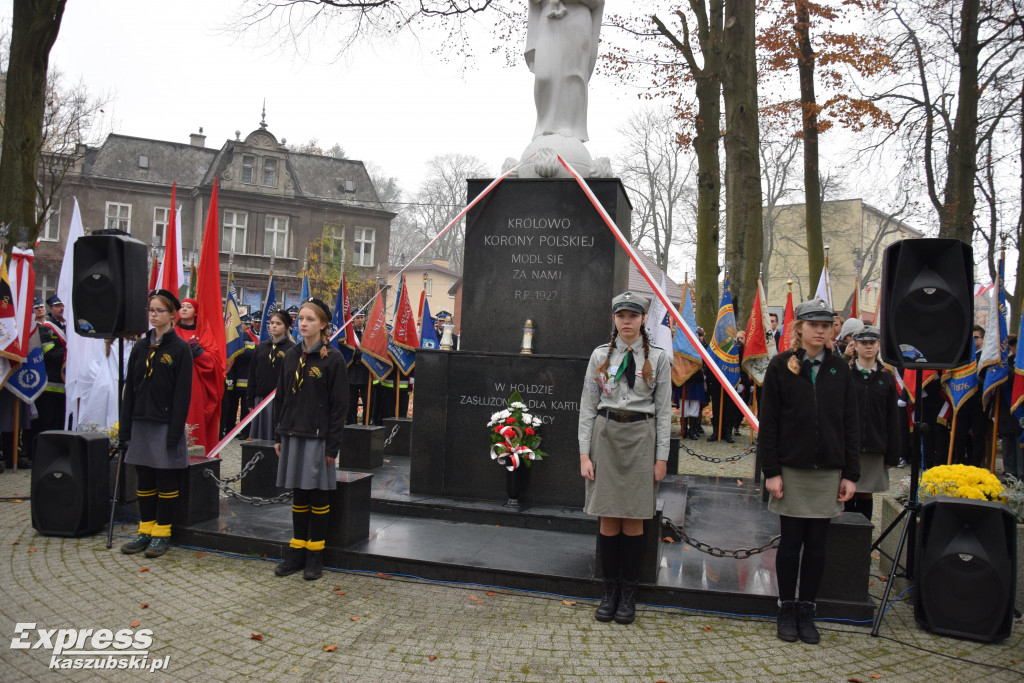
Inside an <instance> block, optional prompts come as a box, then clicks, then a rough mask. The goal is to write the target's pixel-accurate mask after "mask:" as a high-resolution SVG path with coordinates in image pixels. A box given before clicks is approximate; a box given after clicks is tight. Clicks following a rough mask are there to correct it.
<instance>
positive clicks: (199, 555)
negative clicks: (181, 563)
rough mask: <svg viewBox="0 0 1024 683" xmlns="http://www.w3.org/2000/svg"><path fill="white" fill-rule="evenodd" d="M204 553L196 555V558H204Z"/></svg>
mask: <svg viewBox="0 0 1024 683" xmlns="http://www.w3.org/2000/svg"><path fill="white" fill-rule="evenodd" d="M203 555H204V553H196V557H202V556H203Z"/></svg>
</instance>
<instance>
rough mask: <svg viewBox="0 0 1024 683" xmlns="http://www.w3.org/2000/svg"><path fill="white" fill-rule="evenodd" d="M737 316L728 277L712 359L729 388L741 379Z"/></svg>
mask: <svg viewBox="0 0 1024 683" xmlns="http://www.w3.org/2000/svg"><path fill="white" fill-rule="evenodd" d="M735 337H736V314H735V312H734V311H733V309H732V284H731V280H730V278H729V276H728V275H726V276H725V283H724V284H723V285H722V299H721V302H720V303H719V305H718V318H717V319H716V320H715V330H714V334H712V335H711V357H712V358H714V360H715V365H717V366H718V368H719V369H720V370H721V371H722V374H724V375H725V376H726V379H728V380H729V386H731V387H734V386H736V382H738V381H739V379H740V357H739V356H738V355H737V354H736V338H735Z"/></svg>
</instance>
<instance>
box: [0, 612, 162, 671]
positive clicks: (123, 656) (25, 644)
mask: <svg viewBox="0 0 1024 683" xmlns="http://www.w3.org/2000/svg"><path fill="white" fill-rule="evenodd" d="M36 626H37V624H36V623H35V622H20V623H18V624H16V625H15V626H14V638H11V649H12V650H44V651H47V650H48V651H50V662H49V668H51V669H129V670H136V671H139V670H148V671H150V672H152V671H156V670H158V669H166V668H167V665H168V664H169V663H170V660H171V658H170V656H169V655H166V656H164V657H157V658H150V656H149V648H150V647H151V646H152V645H153V631H152V630H151V629H148V628H143V629H138V630H136V629H130V628H123V629H121V630H119V631H113V630H111V629H108V628H100V629H91V628H36Z"/></svg>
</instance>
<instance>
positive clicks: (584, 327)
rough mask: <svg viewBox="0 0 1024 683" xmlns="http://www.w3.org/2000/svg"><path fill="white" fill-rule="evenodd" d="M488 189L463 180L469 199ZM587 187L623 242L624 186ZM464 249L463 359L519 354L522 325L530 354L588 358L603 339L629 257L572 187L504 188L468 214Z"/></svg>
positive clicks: (527, 184) (540, 182)
mask: <svg viewBox="0 0 1024 683" xmlns="http://www.w3.org/2000/svg"><path fill="white" fill-rule="evenodd" d="M488 182H489V181H487V180H470V181H468V195H469V199H470V200H472V199H473V198H474V197H476V196H477V195H478V194H479V193H480V192H481V191H483V189H484V188H485V187H486V186H487V184H488ZM588 184H589V185H590V187H591V189H592V190H593V192H594V194H595V195H596V196H597V198H598V200H599V201H600V202H601V204H602V206H603V207H604V208H605V210H606V211H607V212H608V214H609V215H610V216H611V217H612V219H613V220H614V221H615V223H616V225H618V227H619V230H621V231H622V233H623V234H624V235H625V236H626V238H627V239H628V238H629V221H630V214H631V211H632V208H631V207H630V204H629V200H628V199H627V198H626V194H625V191H624V189H623V187H622V183H621V182H620V181H619V180H618V179H599V180H598V179H595V180H589V181H588ZM465 249H466V250H465V261H464V263H465V265H464V269H463V271H464V272H463V294H462V314H461V328H462V336H461V349H462V350H463V351H480V352H507V353H518V352H519V350H520V348H521V343H522V339H523V325H524V324H525V323H526V321H527V320H528V319H529V320H532V321H533V324H534V327H535V329H536V332H535V336H534V342H533V344H534V346H533V350H534V352H535V353H545V354H556V355H570V356H584V357H589V356H590V352H591V351H592V350H593V348H594V347H595V346H596V345H597V344H599V343H600V342H601V340H602V339H607V338H608V335H609V333H610V331H611V314H610V313H609V307H610V302H611V300H612V298H613V297H614V296H615V295H616V294H618V293H620V292H622V291H623V290H624V289H625V288H626V283H627V281H628V264H629V256H628V255H627V254H626V252H625V250H624V249H623V248H622V247H621V246H620V245H619V244H618V241H617V240H616V239H615V236H614V235H613V234H612V231H611V230H610V229H609V228H608V226H607V225H606V224H605V223H604V221H603V220H602V219H601V216H600V214H599V213H598V211H597V209H596V208H595V207H594V206H593V205H591V203H590V201H589V200H588V199H587V196H586V195H585V194H584V192H583V189H582V188H581V187H580V186H579V185H578V184H577V182H576V181H575V180H574V179H513V178H510V179H506V180H504V181H503V182H501V183H500V184H499V185H498V186H497V187H495V188H494V189H493V190H492V191H491V192H490V194H488V195H487V196H486V197H485V198H484V199H483V200H481V201H480V202H479V203H477V205H476V206H474V207H473V208H472V209H471V210H470V211H469V213H468V214H467V216H466V247H465Z"/></svg>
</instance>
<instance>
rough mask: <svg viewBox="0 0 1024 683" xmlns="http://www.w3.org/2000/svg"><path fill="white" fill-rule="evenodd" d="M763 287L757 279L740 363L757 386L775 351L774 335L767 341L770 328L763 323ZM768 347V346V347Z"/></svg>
mask: <svg viewBox="0 0 1024 683" xmlns="http://www.w3.org/2000/svg"><path fill="white" fill-rule="evenodd" d="M763 289H764V288H763V287H762V285H761V280H760V278H758V280H757V293H756V294H755V295H754V307H753V309H752V310H751V311H750V319H749V320H748V321H747V339H746V344H744V345H743V359H742V361H741V362H740V365H741V366H742V367H743V369H744V370H745V371H746V373H747V374H748V375H750V377H751V378H752V379H753V380H754V382H756V383H757V385H758V386H761V384H763V383H764V373H765V370H767V369H768V362H769V361H770V360H771V359H772V357H774V356H775V354H776V353H777V351H776V349H775V337H774V336H773V337H772V338H771V344H769V343H768V335H769V334H771V333H770V331H769V332H766V329H767V330H770V328H767V327H766V325H765V321H766V318H767V317H768V309H767V308H766V307H765V306H764V304H763V303H762V302H763V301H764V299H763V298H762V294H763ZM769 347H770V348H769Z"/></svg>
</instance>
